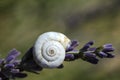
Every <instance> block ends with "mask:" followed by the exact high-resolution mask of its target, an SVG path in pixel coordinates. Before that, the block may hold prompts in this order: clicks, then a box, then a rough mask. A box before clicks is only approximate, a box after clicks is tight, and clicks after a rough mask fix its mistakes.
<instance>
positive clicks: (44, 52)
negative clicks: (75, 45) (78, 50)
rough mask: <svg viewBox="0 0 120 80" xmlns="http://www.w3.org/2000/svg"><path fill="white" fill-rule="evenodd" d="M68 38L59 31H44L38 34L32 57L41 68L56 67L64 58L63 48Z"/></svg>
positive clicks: (68, 44) (66, 46)
mask: <svg viewBox="0 0 120 80" xmlns="http://www.w3.org/2000/svg"><path fill="white" fill-rule="evenodd" d="M70 42H71V41H70V39H68V38H67V37H66V36H65V35H64V34H62V33H59V32H46V33H43V34H42V35H40V36H39V37H38V39H37V41H36V42H35V45H34V52H33V55H34V59H35V61H36V63H37V64H38V65H40V66H41V67H43V68H56V67H58V66H60V65H61V64H62V63H63V61H64V58H65V50H66V48H68V47H69V46H70Z"/></svg>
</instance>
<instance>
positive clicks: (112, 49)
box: [102, 47, 115, 52]
mask: <svg viewBox="0 0 120 80" xmlns="http://www.w3.org/2000/svg"><path fill="white" fill-rule="evenodd" d="M114 50H115V49H114V48H112V47H105V48H104V49H103V50H102V51H103V52H112V51H114Z"/></svg>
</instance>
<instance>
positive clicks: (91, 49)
mask: <svg viewBox="0 0 120 80" xmlns="http://www.w3.org/2000/svg"><path fill="white" fill-rule="evenodd" d="M95 50H96V48H95V47H93V48H89V49H88V51H93V52H94V51H95Z"/></svg>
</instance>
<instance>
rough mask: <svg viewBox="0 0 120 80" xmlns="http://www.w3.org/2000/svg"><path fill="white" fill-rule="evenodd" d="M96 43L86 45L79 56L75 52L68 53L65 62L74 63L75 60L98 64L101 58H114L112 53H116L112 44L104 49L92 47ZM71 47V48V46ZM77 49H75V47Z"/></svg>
mask: <svg viewBox="0 0 120 80" xmlns="http://www.w3.org/2000/svg"><path fill="white" fill-rule="evenodd" d="M93 44H94V41H89V42H88V43H86V44H85V45H84V46H83V47H82V48H81V49H80V50H79V52H78V53H77V54H75V52H74V51H73V54H68V52H69V50H68V51H66V56H65V61H73V60H75V59H79V58H80V59H82V60H84V61H87V62H90V63H92V64H97V63H98V61H99V58H113V57H114V55H113V54H111V52H113V51H114V48H113V47H112V44H105V45H103V46H102V47H101V46H100V47H91V46H92V45H93ZM70 47H71V46H70ZM74 48H75V47H74Z"/></svg>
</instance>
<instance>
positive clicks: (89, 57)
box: [84, 52, 99, 64]
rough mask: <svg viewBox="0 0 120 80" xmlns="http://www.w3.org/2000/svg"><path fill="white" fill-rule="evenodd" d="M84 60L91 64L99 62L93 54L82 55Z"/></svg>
mask: <svg viewBox="0 0 120 80" xmlns="http://www.w3.org/2000/svg"><path fill="white" fill-rule="evenodd" d="M84 60H85V61H88V62H90V63H92V64H97V63H98V61H99V60H98V59H97V57H96V55H95V54H93V53H90V52H86V53H84Z"/></svg>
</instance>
